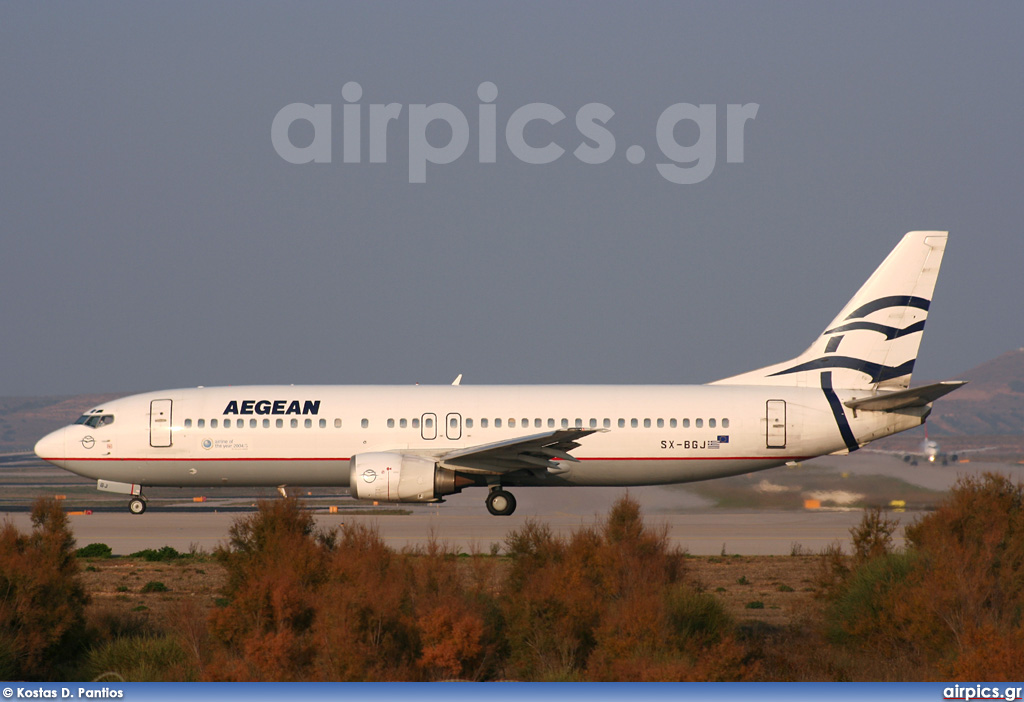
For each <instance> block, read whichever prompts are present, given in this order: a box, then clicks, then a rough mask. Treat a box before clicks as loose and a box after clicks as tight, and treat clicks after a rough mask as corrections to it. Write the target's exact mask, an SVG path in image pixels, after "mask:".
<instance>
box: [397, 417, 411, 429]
mask: <svg viewBox="0 0 1024 702" xmlns="http://www.w3.org/2000/svg"><path fill="white" fill-rule="evenodd" d="M408 426H409V420H407V419H406V418H405V417H402V418H401V419H399V420H398V428H399V429H405V428H406V427H408Z"/></svg>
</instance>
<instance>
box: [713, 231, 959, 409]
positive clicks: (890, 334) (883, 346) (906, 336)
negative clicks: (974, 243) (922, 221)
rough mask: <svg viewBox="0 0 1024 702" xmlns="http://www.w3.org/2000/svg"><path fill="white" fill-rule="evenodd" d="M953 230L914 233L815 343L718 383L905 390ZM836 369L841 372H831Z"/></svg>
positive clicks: (879, 268)
mask: <svg viewBox="0 0 1024 702" xmlns="http://www.w3.org/2000/svg"><path fill="white" fill-rule="evenodd" d="M947 235H948V232H910V233H908V234H907V235H906V236H904V237H903V239H902V241H900V243H899V244H897V246H896V248H895V249H893V250H892V252H891V253H890V254H889V255H888V256H887V257H886V259H885V260H884V261H882V265H880V266H879V267H878V269H877V270H875V272H874V273H873V274H872V275H871V277H870V278H868V281H867V282H866V283H864V285H863V286H861V288H860V290H858V291H857V294H856V295H854V296H853V299H851V300H850V301H849V302H848V303H846V307H844V308H843V310H842V312H840V313H839V314H838V315H837V316H836V318H835V319H834V320H832V323H831V324H829V325H828V326H827V327H826V328H825V331H823V332H822V333H821V335H820V336H819V337H818V338H817V339H816V340H815V341H814V343H813V344H811V346H810V348H808V349H807V350H806V351H804V352H803V353H802V354H800V355H799V356H797V357H796V358H794V359H792V360H790V361H786V362H785V363H777V364H775V365H772V366H767V367H765V368H761V369H759V370H755V371H750V372H749V373H743V374H741V375H736V376H733V377H731V378H725V379H723V380H719V381H717V382H716V383H712V384H713V385H785V386H810V387H814V386H817V385H819V384H820V383H821V382H822V380H821V375H822V374H821V371H823V370H825V371H831V373H830V378H829V379H830V381H831V383H832V386H833V387H837V388H849V389H858V390H859V389H865V390H867V389H870V390H877V389H880V388H881V389H886V390H904V389H906V388H908V387H909V386H910V374H911V373H912V372H913V370H914V362H915V361H916V360H917V350H918V347H919V346H920V345H921V336H922V332H923V331H924V323H925V320H926V319H927V317H928V308H929V306H930V305H931V300H932V293H933V291H934V290H935V280H936V278H937V277H938V274H939V265H940V264H941V263H942V254H943V252H944V251H945V248H946V237H947ZM831 376H834V377H831Z"/></svg>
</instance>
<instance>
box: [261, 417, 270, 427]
mask: <svg viewBox="0 0 1024 702" xmlns="http://www.w3.org/2000/svg"><path fill="white" fill-rule="evenodd" d="M263 428H264V429H269V428H270V420H269V419H264V420H263Z"/></svg>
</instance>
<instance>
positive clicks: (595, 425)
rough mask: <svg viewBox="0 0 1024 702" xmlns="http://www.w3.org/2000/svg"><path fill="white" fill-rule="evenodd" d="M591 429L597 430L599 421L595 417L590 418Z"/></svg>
mask: <svg viewBox="0 0 1024 702" xmlns="http://www.w3.org/2000/svg"><path fill="white" fill-rule="evenodd" d="M590 428H591V429H597V420H596V419H594V418H593V417H591V418H590Z"/></svg>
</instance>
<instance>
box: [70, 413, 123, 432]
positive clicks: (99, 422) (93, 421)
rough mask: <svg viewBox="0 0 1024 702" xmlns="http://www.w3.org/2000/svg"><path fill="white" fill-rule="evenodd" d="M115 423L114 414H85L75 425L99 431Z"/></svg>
mask: <svg viewBox="0 0 1024 702" xmlns="http://www.w3.org/2000/svg"><path fill="white" fill-rule="evenodd" d="M113 423H114V415H112V414H83V415H82V416H81V417H79V418H78V419H77V420H75V424H84V425H86V426H88V427H92V428H93V429H99V428H100V427H106V426H109V425H111V424H113Z"/></svg>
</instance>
